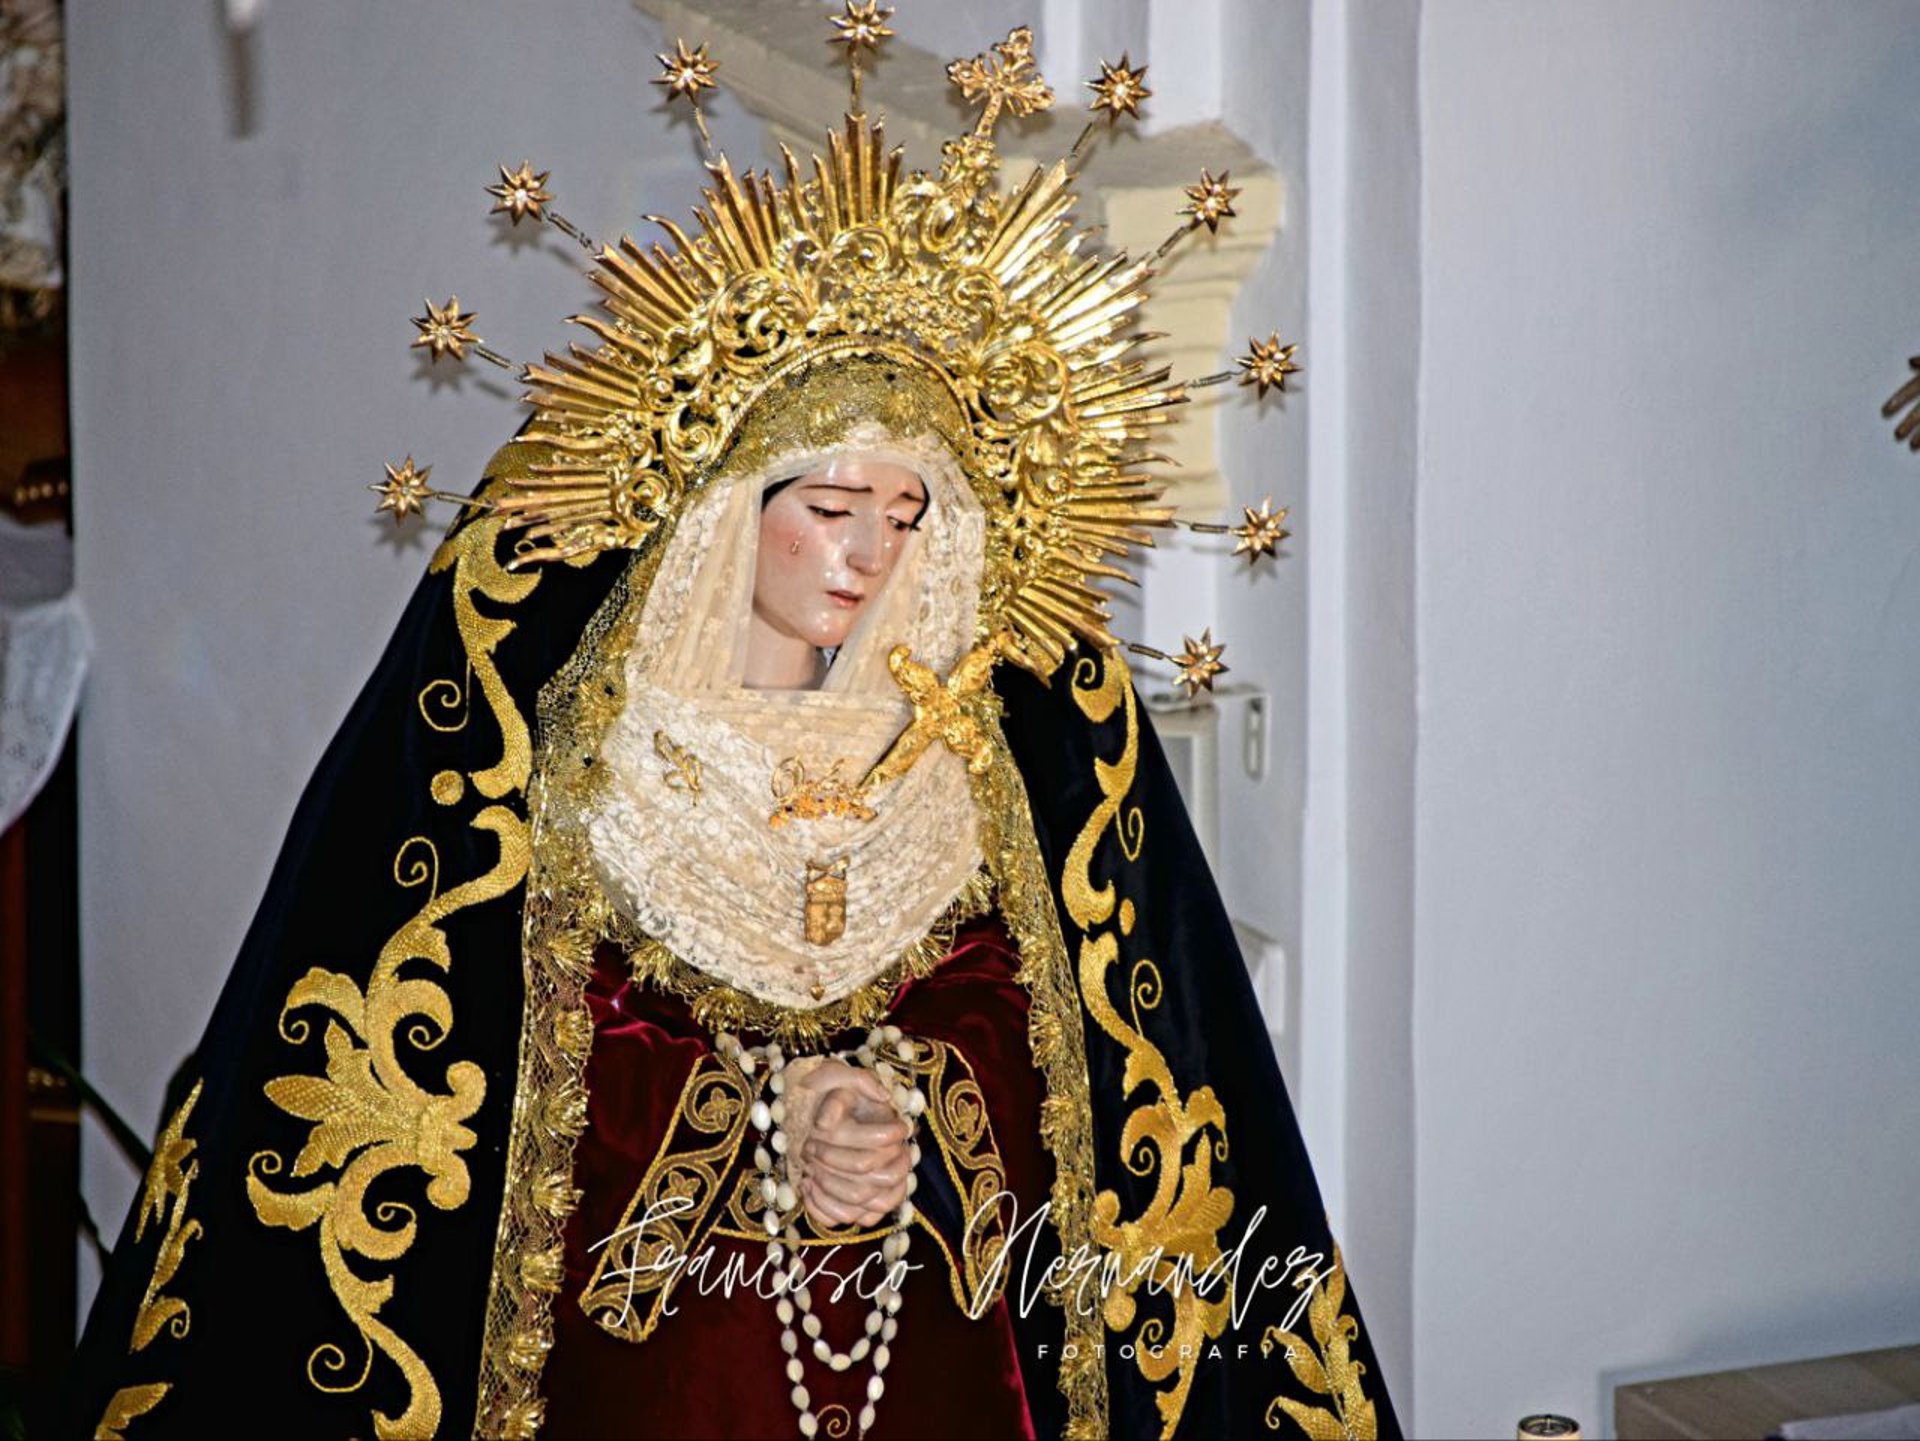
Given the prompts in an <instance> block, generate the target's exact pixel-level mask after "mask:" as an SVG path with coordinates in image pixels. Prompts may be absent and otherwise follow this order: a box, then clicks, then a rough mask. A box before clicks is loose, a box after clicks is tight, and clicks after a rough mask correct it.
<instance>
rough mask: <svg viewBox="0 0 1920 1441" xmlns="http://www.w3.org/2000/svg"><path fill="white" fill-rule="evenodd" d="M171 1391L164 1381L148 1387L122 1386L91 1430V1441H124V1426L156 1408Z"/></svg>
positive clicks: (109, 1400)
mask: <svg viewBox="0 0 1920 1441" xmlns="http://www.w3.org/2000/svg"><path fill="white" fill-rule="evenodd" d="M172 1389H173V1387H172V1386H170V1385H168V1384H167V1383H165V1382H164V1381H156V1382H154V1383H153V1384H152V1385H148V1386H122V1387H121V1388H120V1389H119V1390H118V1391H115V1392H114V1393H113V1395H112V1396H111V1397H109V1398H108V1400H107V1409H106V1411H105V1412H104V1413H103V1414H102V1415H101V1417H100V1424H99V1425H98V1426H96V1427H94V1428H93V1441H126V1432H125V1429H124V1428H125V1427H126V1424H127V1423H128V1422H129V1421H135V1420H138V1419H139V1418H140V1417H142V1416H144V1415H146V1414H147V1412H149V1411H151V1410H152V1409H153V1408H154V1407H156V1406H158V1405H159V1404H160V1403H161V1402H162V1401H163V1400H165V1399H166V1395H167V1392H169V1391H171V1390H172Z"/></svg>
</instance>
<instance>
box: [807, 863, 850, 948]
mask: <svg viewBox="0 0 1920 1441" xmlns="http://www.w3.org/2000/svg"><path fill="white" fill-rule="evenodd" d="M846 929H847V858H846V857H845V856H842V857H841V858H840V859H839V860H837V861H826V862H824V863H823V862H821V861H808V862H807V906H806V932H807V942H808V944H810V945H815V946H830V945H832V944H833V943H834V942H835V941H837V940H839V939H840V937H841V936H842V935H843V934H845V932H846Z"/></svg>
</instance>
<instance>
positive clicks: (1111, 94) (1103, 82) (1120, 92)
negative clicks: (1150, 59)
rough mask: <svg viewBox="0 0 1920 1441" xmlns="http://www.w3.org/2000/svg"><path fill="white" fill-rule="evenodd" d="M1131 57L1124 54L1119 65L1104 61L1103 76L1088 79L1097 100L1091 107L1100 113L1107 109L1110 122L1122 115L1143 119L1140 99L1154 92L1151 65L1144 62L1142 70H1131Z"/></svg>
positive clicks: (1101, 68) (1089, 107)
mask: <svg viewBox="0 0 1920 1441" xmlns="http://www.w3.org/2000/svg"><path fill="white" fill-rule="evenodd" d="M1128 59H1129V57H1128V56H1126V55H1122V56H1121V57H1120V63H1119V64H1118V65H1109V64H1107V62H1106V61H1104V60H1102V61H1101V62H1100V78H1099V79H1097V80H1089V81H1088V82H1087V89H1089V90H1091V91H1092V92H1093V101H1092V103H1091V104H1089V105H1088V106H1087V109H1089V110H1092V111H1094V112H1096V113H1098V112H1099V111H1102V110H1104V111H1106V112H1107V120H1108V122H1109V123H1111V122H1112V121H1115V120H1118V119H1119V118H1120V117H1121V116H1122V115H1131V116H1133V117H1134V119H1136V120H1137V119H1139V118H1140V102H1141V101H1142V100H1145V99H1147V98H1148V97H1149V96H1151V95H1152V94H1153V92H1152V91H1151V90H1149V89H1147V67H1146V66H1144V65H1142V66H1141V67H1140V68H1139V69H1138V70H1130V69H1128V68H1127V61H1128Z"/></svg>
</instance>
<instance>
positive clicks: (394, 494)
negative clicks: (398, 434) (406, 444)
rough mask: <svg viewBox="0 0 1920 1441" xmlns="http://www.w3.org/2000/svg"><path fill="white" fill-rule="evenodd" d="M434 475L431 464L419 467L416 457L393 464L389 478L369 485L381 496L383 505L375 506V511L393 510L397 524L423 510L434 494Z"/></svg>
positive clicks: (394, 520) (389, 468) (390, 467)
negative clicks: (430, 482) (430, 483)
mask: <svg viewBox="0 0 1920 1441" xmlns="http://www.w3.org/2000/svg"><path fill="white" fill-rule="evenodd" d="M432 474H433V467H432V466H430V465H423V466H421V467H419V468H418V469H417V470H416V469H415V468H414V464H413V457H412V456H408V457H407V458H406V459H405V460H404V461H402V462H401V463H400V464H399V465H392V464H389V465H388V466H387V478H386V479H385V480H382V481H376V482H375V483H374V484H372V485H370V486H368V487H367V489H368V490H370V491H372V492H373V493H374V494H376V495H378V496H379V497H380V504H379V505H377V506H375V507H374V513H375V514H376V515H377V514H379V513H380V512H382V511H390V512H391V513H392V515H393V523H394V524H395V525H399V524H400V523H401V522H402V521H404V520H406V518H407V517H408V516H410V515H419V514H421V513H423V512H424V511H425V510H426V508H427V497H428V496H430V495H431V494H433V492H432V491H430V490H428V489H427V477H428V476H430V475H432Z"/></svg>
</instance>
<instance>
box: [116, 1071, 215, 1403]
mask: <svg viewBox="0 0 1920 1441" xmlns="http://www.w3.org/2000/svg"><path fill="white" fill-rule="evenodd" d="M204 1084H205V1082H204V1081H195V1082H194V1083H193V1089H192V1090H191V1091H189V1092H188V1093H187V1098H186V1099H185V1100H184V1101H182V1102H181V1103H180V1105H179V1106H178V1107H177V1108H176V1109H175V1110H174V1113H173V1116H172V1119H170V1120H169V1121H168V1122H167V1124H166V1127H165V1129H163V1130H162V1131H161V1132H160V1139H159V1140H158V1141H157V1142H155V1144H154V1148H153V1160H152V1162H151V1163H150V1164H149V1165H148V1166H147V1176H146V1181H145V1183H144V1184H143V1185H142V1187H141V1191H140V1218H139V1220H137V1221H136V1222H135V1223H134V1228H133V1239H134V1240H135V1242H138V1241H139V1240H140V1239H141V1237H143V1236H145V1235H146V1234H147V1226H148V1224H149V1223H157V1222H159V1221H161V1219H162V1218H163V1217H164V1218H165V1224H166V1231H165V1233H164V1234H163V1235H162V1236H161V1238H160V1249H159V1251H158V1253H157V1254H156V1255H155V1257H154V1262H153V1274H152V1275H151V1276H150V1277H148V1279H147V1289H146V1292H145V1294H144V1295H143V1296H142V1297H141V1298H140V1308H139V1310H137V1311H136V1312H134V1317H133V1339H132V1341H131V1342H130V1343H129V1344H128V1346H127V1351H128V1353H129V1354H132V1353H133V1352H136V1351H144V1350H146V1349H147V1347H148V1346H150V1345H152V1344H153V1342H154V1341H155V1340H156V1339H157V1338H158V1337H159V1335H160V1333H161V1331H163V1330H164V1331H166V1332H167V1333H168V1334H169V1335H171V1336H172V1337H173V1338H174V1339H175V1340H180V1339H183V1338H184V1337H185V1336H186V1334H187V1331H188V1328H189V1327H190V1326H191V1325H192V1324H193V1315H192V1312H191V1311H189V1310H188V1308H187V1303H186V1302H185V1301H182V1300H181V1299H179V1297H177V1296H168V1295H165V1294H163V1292H162V1288H163V1287H165V1286H167V1285H168V1284H170V1283H171V1282H172V1280H173V1278H174V1276H175V1275H177V1274H178V1273H179V1270H180V1263H181V1262H182V1261H184V1260H185V1259H186V1254H187V1245H188V1243H189V1242H192V1241H196V1240H198V1239H199V1238H200V1235H201V1233H202V1229H203V1228H202V1227H201V1225H200V1223H199V1222H198V1221H189V1220H188V1219H187V1192H188V1190H189V1189H190V1188H191V1187H192V1185H193V1180H194V1177H195V1176H197V1175H199V1173H200V1163H199V1162H198V1161H196V1160H194V1159H193V1152H194V1142H193V1141H192V1140H190V1139H189V1138H188V1136H187V1121H188V1119H189V1118H191V1117H192V1115H193V1107H194V1103H195V1102H196V1101H198V1100H199V1099H200V1088H201V1086H203V1085H204ZM172 1389H173V1387H172V1385H171V1383H168V1382H154V1383H151V1384H147V1385H140V1386H123V1387H121V1388H120V1389H119V1390H118V1391H115V1392H114V1393H113V1395H112V1396H111V1397H110V1398H109V1399H108V1401H107V1405H106V1410H105V1412H104V1413H103V1414H102V1415H101V1417H100V1423H99V1425H97V1426H96V1427H95V1428H94V1433H93V1434H94V1437H95V1441H120V1438H121V1431H122V1430H123V1428H124V1427H125V1426H126V1424H127V1423H128V1422H129V1421H132V1420H134V1419H135V1418H136V1417H140V1416H144V1415H146V1413H147V1412H149V1411H151V1410H153V1408H154V1407H156V1406H158V1405H159V1404H160V1402H161V1401H162V1400H163V1399H164V1398H165V1396H166V1394H167V1393H168V1392H169V1391H171V1390H172Z"/></svg>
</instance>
